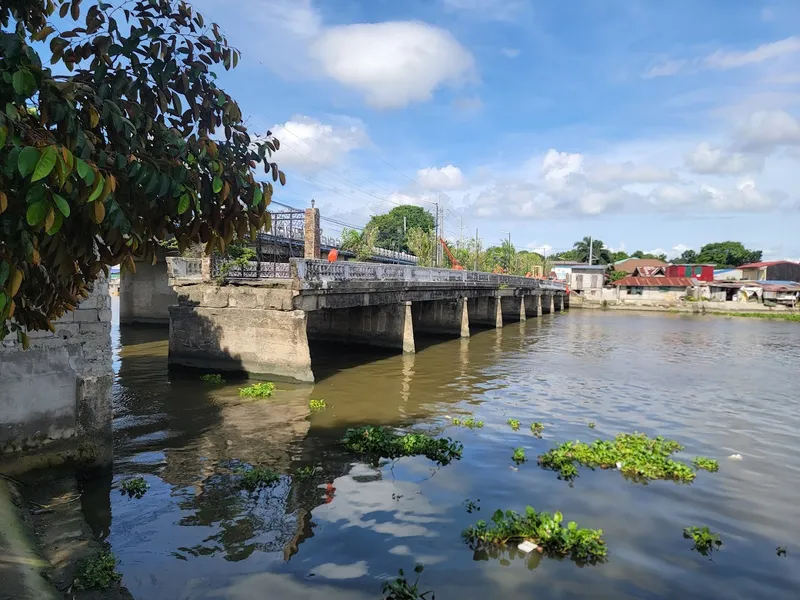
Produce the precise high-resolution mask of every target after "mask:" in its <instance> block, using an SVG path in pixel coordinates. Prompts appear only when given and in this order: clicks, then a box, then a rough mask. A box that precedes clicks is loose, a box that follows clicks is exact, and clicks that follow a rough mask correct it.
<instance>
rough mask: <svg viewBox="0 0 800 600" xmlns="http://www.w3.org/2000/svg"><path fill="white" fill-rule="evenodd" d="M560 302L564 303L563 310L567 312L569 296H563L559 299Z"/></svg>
mask: <svg viewBox="0 0 800 600" xmlns="http://www.w3.org/2000/svg"><path fill="white" fill-rule="evenodd" d="M561 302H563V303H564V310H569V294H564V295H563V296H562V297H561Z"/></svg>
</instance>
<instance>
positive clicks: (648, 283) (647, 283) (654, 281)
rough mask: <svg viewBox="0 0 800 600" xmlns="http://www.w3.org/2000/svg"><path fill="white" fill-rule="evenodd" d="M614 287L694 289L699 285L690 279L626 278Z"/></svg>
mask: <svg viewBox="0 0 800 600" xmlns="http://www.w3.org/2000/svg"><path fill="white" fill-rule="evenodd" d="M614 285H633V286H637V287H692V286H695V285H699V282H698V281H697V280H696V279H691V278H690V277H632V276H628V277H624V278H623V279H620V280H619V281H615V282H614Z"/></svg>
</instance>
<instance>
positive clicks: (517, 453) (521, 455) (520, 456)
mask: <svg viewBox="0 0 800 600" xmlns="http://www.w3.org/2000/svg"><path fill="white" fill-rule="evenodd" d="M511 460H513V461H514V462H515V463H517V464H518V465H519V464H522V463H524V462H525V460H526V459H525V448H515V449H514V456H512V457H511Z"/></svg>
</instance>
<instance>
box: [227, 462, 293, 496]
mask: <svg viewBox="0 0 800 600" xmlns="http://www.w3.org/2000/svg"><path fill="white" fill-rule="evenodd" d="M234 473H236V474H237V475H240V476H241V479H240V481H239V485H240V486H241V487H242V488H244V489H246V490H247V491H248V492H255V491H256V490H259V489H261V488H266V487H271V486H273V485H275V484H276V483H278V482H279V481H280V480H281V476H280V475H278V473H276V472H275V471H273V470H272V469H270V468H269V467H250V468H249V469H246V468H244V467H240V468H238V469H236V470H235V471H234Z"/></svg>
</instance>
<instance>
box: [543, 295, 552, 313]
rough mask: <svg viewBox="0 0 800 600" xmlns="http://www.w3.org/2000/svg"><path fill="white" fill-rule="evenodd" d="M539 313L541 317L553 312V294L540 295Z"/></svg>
mask: <svg viewBox="0 0 800 600" xmlns="http://www.w3.org/2000/svg"><path fill="white" fill-rule="evenodd" d="M541 311H542V314H543V315H549V314H550V313H552V312H553V294H549V293H543V294H542V306H541Z"/></svg>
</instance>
